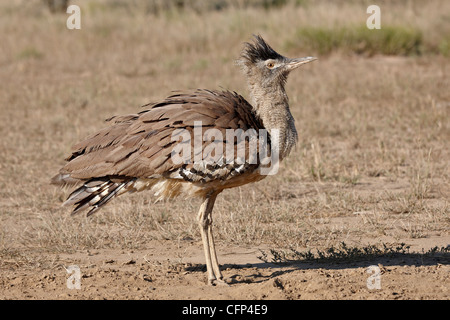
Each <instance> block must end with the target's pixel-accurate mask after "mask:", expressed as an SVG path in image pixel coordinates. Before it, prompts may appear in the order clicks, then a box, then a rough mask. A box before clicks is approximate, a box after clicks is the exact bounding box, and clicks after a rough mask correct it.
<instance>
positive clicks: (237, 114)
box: [53, 90, 270, 182]
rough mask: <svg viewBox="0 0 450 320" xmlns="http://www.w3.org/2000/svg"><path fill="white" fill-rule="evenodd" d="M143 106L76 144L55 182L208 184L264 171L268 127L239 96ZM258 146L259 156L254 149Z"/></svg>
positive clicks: (200, 94)
mask: <svg viewBox="0 0 450 320" xmlns="http://www.w3.org/2000/svg"><path fill="white" fill-rule="evenodd" d="M144 107H147V108H148V109H146V110H143V111H141V112H139V113H138V114H132V115H125V116H119V117H112V118H110V119H108V120H107V121H109V122H110V123H111V125H110V126H108V127H106V128H104V129H102V130H100V131H99V132H97V133H95V134H93V135H91V136H89V137H87V138H86V139H85V140H83V141H82V142H80V143H78V144H76V145H74V146H73V148H72V154H71V155H70V156H69V157H68V158H67V159H66V160H67V161H68V163H67V164H66V165H65V166H64V167H63V168H62V169H61V170H60V174H59V175H57V176H56V177H55V178H54V179H53V182H70V181H77V180H89V179H93V178H99V177H105V176H121V177H130V178H152V177H167V178H176V179H184V180H186V181H191V182H208V181H210V180H214V179H221V180H226V179H229V178H230V177H232V176H234V175H236V174H242V173H243V172H246V171H248V170H255V168H257V167H258V166H259V159H258V157H257V155H258V150H259V146H260V140H261V139H262V137H261V135H260V129H264V126H263V123H262V121H261V120H260V118H259V117H258V116H257V115H256V114H255V112H254V111H253V108H252V106H251V105H250V104H249V103H248V102H247V101H246V100H245V99H244V98H243V97H241V96H240V95H238V94H236V93H233V92H229V91H221V92H218V91H208V90H196V91H193V92H187V93H176V94H174V95H171V96H169V97H168V98H166V99H165V100H164V101H162V102H159V103H156V104H152V105H146V106H144ZM199 124H201V127H200V126H199ZM230 132H231V133H234V134H235V135H234V136H233V135H231V134H230ZM249 132H250V133H251V134H249ZM198 133H200V135H199V134H198ZM227 134H228V135H227ZM187 136H189V137H190V139H189V140H188V139H187ZM199 136H200V137H199ZM264 138H265V139H266V142H267V141H268V140H270V137H268V138H266V137H264ZM250 141H252V143H254V144H251V143H250ZM230 145H231V146H232V147H231V149H230ZM255 145H256V148H257V149H256V153H255V150H253V149H252V150H253V152H251V151H252V150H250V148H251V147H252V148H254V147H255ZM231 150H232V151H233V152H231ZM242 150H244V151H245V152H244V154H245V155H244V156H242V154H243V153H242ZM232 153H233V157H234V161H233V160H232V159H231V157H230V156H231V154H232ZM199 155H200V156H199ZM237 157H239V159H238V158H237ZM255 157H256V158H255ZM196 160H197V161H196Z"/></svg>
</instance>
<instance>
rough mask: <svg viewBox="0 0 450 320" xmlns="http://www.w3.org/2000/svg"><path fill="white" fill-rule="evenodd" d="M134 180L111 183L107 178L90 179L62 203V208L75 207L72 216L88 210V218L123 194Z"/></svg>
mask: <svg viewBox="0 0 450 320" xmlns="http://www.w3.org/2000/svg"><path fill="white" fill-rule="evenodd" d="M135 180H136V179H135V178H134V179H127V180H122V181H111V180H110V179H109V178H108V177H103V178H95V179H91V180H89V181H87V182H86V183H85V184H83V185H82V186H81V187H79V188H78V189H76V190H75V191H73V192H72V193H71V194H70V195H69V197H68V198H67V200H66V201H65V202H64V203H63V206H69V205H76V207H75V209H74V210H73V211H72V214H77V213H78V212H81V211H83V210H85V209H88V208H90V210H89V211H88V213H87V216H90V215H91V214H93V213H94V212H96V211H97V210H98V209H100V208H101V207H102V206H104V205H105V204H107V203H108V202H109V201H111V200H112V199H113V198H114V197H115V196H118V195H120V194H122V193H123V192H125V191H126V190H127V188H128V187H129V186H130V185H131V184H133V183H134V182H135ZM121 191H122V192H121Z"/></svg>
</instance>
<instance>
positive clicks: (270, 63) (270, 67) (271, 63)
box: [267, 62, 275, 69]
mask: <svg viewBox="0 0 450 320" xmlns="http://www.w3.org/2000/svg"><path fill="white" fill-rule="evenodd" d="M273 67H275V63H273V62H269V63H267V68H269V69H272V68H273Z"/></svg>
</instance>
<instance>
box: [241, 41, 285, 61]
mask: <svg viewBox="0 0 450 320" xmlns="http://www.w3.org/2000/svg"><path fill="white" fill-rule="evenodd" d="M242 58H243V59H244V61H245V60H246V61H245V62H249V63H256V62H257V61H259V60H263V61H265V60H267V59H280V58H283V56H282V55H280V54H279V53H278V52H276V51H275V50H273V49H272V48H271V47H270V46H269V45H268V44H267V42H265V41H264V39H263V38H262V37H261V36H260V35H255V36H254V41H253V43H248V42H246V43H245V47H244V50H243V51H242Z"/></svg>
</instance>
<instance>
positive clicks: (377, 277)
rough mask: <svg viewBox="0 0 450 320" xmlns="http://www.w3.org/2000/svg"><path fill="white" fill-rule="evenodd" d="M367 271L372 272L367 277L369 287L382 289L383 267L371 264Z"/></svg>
mask: <svg viewBox="0 0 450 320" xmlns="http://www.w3.org/2000/svg"><path fill="white" fill-rule="evenodd" d="M366 272H367V273H369V274H371V276H369V277H368V278H367V281H366V285H367V289H370V290H373V289H377V290H379V289H381V269H380V267H378V266H375V265H373V266H369V267H368V268H367V271H366Z"/></svg>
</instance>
